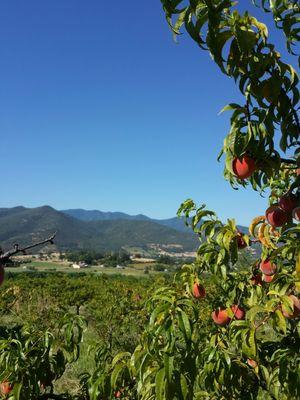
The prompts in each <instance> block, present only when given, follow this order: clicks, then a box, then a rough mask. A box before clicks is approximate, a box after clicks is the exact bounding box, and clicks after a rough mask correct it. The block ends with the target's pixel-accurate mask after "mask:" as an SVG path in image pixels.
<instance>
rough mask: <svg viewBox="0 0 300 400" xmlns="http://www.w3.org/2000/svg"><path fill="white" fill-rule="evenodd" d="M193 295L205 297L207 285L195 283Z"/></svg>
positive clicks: (200, 297)
mask: <svg viewBox="0 0 300 400" xmlns="http://www.w3.org/2000/svg"><path fill="white" fill-rule="evenodd" d="M193 296H194V297H196V299H203V298H204V297H205V296H206V292H205V287H204V286H203V285H201V284H200V283H197V282H196V283H194V286H193Z"/></svg>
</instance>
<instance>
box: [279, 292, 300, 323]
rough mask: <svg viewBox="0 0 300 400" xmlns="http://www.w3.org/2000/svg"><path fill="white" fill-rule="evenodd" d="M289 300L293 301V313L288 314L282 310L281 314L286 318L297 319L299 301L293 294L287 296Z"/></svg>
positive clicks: (299, 313) (299, 309) (299, 308)
mask: <svg viewBox="0 0 300 400" xmlns="http://www.w3.org/2000/svg"><path fill="white" fill-rule="evenodd" d="M289 298H290V299H291V300H293V303H294V311H293V313H292V314H291V313H288V312H287V311H285V310H284V309H282V314H283V315H284V316H285V317H286V318H291V319H294V318H297V317H298V316H299V315H300V301H299V299H298V297H296V296H294V295H293V294H290V295H289Z"/></svg>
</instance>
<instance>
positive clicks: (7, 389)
mask: <svg viewBox="0 0 300 400" xmlns="http://www.w3.org/2000/svg"><path fill="white" fill-rule="evenodd" d="M13 388H14V385H13V384H12V383H10V382H8V381H3V382H2V383H1V384H0V393H1V394H3V395H7V394H10V393H11V391H12V390H13Z"/></svg>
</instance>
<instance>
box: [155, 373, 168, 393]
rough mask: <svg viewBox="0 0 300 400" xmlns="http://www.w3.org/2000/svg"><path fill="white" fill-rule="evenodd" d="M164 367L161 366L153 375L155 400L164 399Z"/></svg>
mask: <svg viewBox="0 0 300 400" xmlns="http://www.w3.org/2000/svg"><path fill="white" fill-rule="evenodd" d="M165 383H166V382H165V369H164V368H161V369H160V370H159V371H158V372H157V374H156V376H155V394H156V397H155V398H156V399H157V400H165Z"/></svg>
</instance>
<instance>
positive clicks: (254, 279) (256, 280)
mask: <svg viewBox="0 0 300 400" xmlns="http://www.w3.org/2000/svg"><path fill="white" fill-rule="evenodd" d="M250 282H251V283H252V284H253V285H257V286H261V285H262V279H261V275H259V274H257V275H253V276H252V278H251V279H250Z"/></svg>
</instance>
